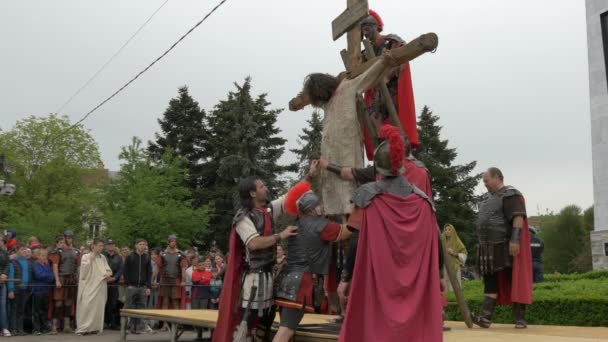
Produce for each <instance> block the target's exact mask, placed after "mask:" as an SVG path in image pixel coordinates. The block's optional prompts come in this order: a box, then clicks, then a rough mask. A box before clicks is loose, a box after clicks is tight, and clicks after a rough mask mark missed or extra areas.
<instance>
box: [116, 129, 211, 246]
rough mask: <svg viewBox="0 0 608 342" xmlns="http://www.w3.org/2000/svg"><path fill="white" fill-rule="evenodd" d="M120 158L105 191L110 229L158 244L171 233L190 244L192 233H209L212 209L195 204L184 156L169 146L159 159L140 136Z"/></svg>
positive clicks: (126, 239)
mask: <svg viewBox="0 0 608 342" xmlns="http://www.w3.org/2000/svg"><path fill="white" fill-rule="evenodd" d="M119 158H120V160H122V161H123V164H122V165H121V168H120V173H119V175H118V177H117V178H116V179H114V180H112V182H111V183H110V184H109V186H108V188H107V189H106V193H105V208H104V217H105V221H106V223H107V225H108V228H107V233H106V235H108V236H111V237H112V238H113V239H116V240H118V241H120V242H122V243H129V244H131V243H133V241H135V239H137V238H146V239H147V240H149V241H150V243H151V244H152V245H156V246H157V245H161V244H163V243H164V242H165V241H166V239H167V236H169V235H170V234H177V236H178V238H179V239H180V241H181V242H182V243H188V244H190V243H191V241H190V238H191V237H192V236H197V235H201V234H204V233H205V231H206V230H207V228H208V224H209V219H210V217H211V213H212V210H211V209H210V207H209V206H203V207H201V208H193V206H192V200H191V192H190V189H189V188H188V187H187V185H186V184H185V181H186V179H187V176H188V172H187V169H186V168H184V167H183V166H182V164H183V162H184V161H183V160H181V159H180V158H179V157H176V156H174V155H172V154H171V150H169V149H167V150H166V151H165V152H164V153H163V155H162V156H161V159H160V160H159V161H157V162H154V163H153V161H152V160H151V158H150V157H149V156H148V155H147V154H146V152H145V151H144V149H143V148H142V147H141V140H140V139H139V138H136V137H133V139H132V142H131V145H129V146H123V147H122V150H121V153H120V156H119Z"/></svg>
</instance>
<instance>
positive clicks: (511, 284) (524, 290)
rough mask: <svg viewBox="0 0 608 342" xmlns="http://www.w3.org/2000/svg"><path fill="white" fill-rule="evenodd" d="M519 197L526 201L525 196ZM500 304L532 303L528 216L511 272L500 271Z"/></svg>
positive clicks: (498, 300) (498, 301)
mask: <svg viewBox="0 0 608 342" xmlns="http://www.w3.org/2000/svg"><path fill="white" fill-rule="evenodd" d="M519 199H520V200H521V201H522V202H524V203H525V200H524V197H523V196H519ZM496 302H497V303H498V305H511V304H512V303H513V302H515V303H521V304H532V250H531V248H530V228H529V226H528V218H527V217H526V218H524V226H523V228H522V229H521V239H520V241H519V254H517V255H516V256H515V257H513V268H512V271H511V274H508V273H506V272H499V273H498V297H497V299H496Z"/></svg>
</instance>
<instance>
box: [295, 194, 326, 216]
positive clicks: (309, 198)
mask: <svg viewBox="0 0 608 342" xmlns="http://www.w3.org/2000/svg"><path fill="white" fill-rule="evenodd" d="M297 204H298V210H299V211H300V212H301V213H303V214H308V213H309V212H311V211H313V210H315V208H316V207H317V206H318V205H319V204H321V199H320V198H319V196H317V195H316V194H315V193H314V192H312V191H309V192H307V193H305V194H304V195H302V196H301V197H300V198H299V199H298V202H297Z"/></svg>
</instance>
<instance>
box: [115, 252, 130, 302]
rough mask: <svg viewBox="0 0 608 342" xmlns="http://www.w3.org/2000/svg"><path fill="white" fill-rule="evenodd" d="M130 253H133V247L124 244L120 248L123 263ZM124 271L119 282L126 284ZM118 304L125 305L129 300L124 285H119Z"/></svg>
mask: <svg viewBox="0 0 608 342" xmlns="http://www.w3.org/2000/svg"><path fill="white" fill-rule="evenodd" d="M129 254H131V248H129V246H122V248H121V249H120V256H122V263H123V265H124V263H125V260H126V259H127V257H128V256H129ZM124 277H125V276H124V273H123V276H122V279H120V280H119V281H118V282H119V284H124V282H125V281H124ZM118 301H119V303H118V306H122V307H124V305H125V303H126V302H127V290H126V288H125V287H124V286H119V287H118Z"/></svg>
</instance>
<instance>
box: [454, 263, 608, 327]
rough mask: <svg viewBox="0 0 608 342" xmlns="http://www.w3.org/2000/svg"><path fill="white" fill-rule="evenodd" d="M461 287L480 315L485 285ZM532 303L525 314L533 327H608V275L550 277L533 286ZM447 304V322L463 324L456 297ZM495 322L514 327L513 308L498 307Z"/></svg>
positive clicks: (473, 310) (474, 283)
mask: <svg viewBox="0 0 608 342" xmlns="http://www.w3.org/2000/svg"><path fill="white" fill-rule="evenodd" d="M462 285H463V289H464V295H465V298H466V299H467V302H468V303H469V308H470V309H471V312H475V313H479V312H481V302H482V299H483V284H482V282H481V281H479V280H474V281H464V282H463V283H462ZM532 300H533V303H532V305H530V306H529V307H528V310H527V314H526V318H527V320H528V323H530V324H540V325H576V326H608V271H596V272H589V273H582V274H564V275H547V276H545V282H543V283H539V284H534V290H533V295H532ZM448 302H449V303H450V305H448V307H447V308H446V314H447V316H448V319H449V320H461V319H462V317H461V315H460V311H459V309H458V306H457V305H456V297H455V296H454V293H449V294H448ZM493 321H494V322H496V323H512V322H513V314H512V311H511V307H508V306H501V307H497V308H496V312H495V315H494V319H493Z"/></svg>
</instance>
